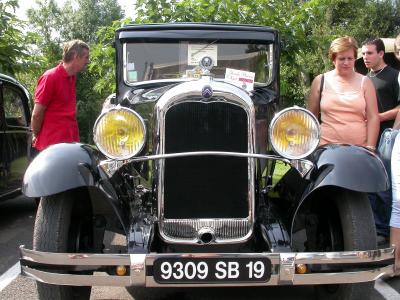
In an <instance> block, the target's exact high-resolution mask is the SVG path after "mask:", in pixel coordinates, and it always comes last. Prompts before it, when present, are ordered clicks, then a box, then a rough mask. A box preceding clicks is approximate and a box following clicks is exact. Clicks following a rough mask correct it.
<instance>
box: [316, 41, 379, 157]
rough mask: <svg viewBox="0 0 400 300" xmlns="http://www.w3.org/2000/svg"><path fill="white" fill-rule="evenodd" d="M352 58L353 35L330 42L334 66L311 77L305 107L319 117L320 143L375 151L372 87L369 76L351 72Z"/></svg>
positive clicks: (375, 110)
mask: <svg viewBox="0 0 400 300" xmlns="http://www.w3.org/2000/svg"><path fill="white" fill-rule="evenodd" d="M356 57H357V42H356V41H355V40H354V38H352V37H348V36H345V37H341V38H337V39H335V40H334V41H333V42H332V44H331V46H330V48H329V58H330V59H331V61H332V62H333V64H334V66H335V68H334V69H333V70H331V71H329V72H327V73H325V74H320V75H318V76H317V77H316V78H315V79H314V81H313V83H312V85H311V92H310V97H309V99H308V109H309V110H310V111H311V112H312V113H313V114H314V115H315V116H317V117H318V115H320V116H321V143H320V144H321V145H324V144H352V145H358V146H364V147H367V148H369V149H371V150H375V145H376V141H377V139H378V133H379V116H378V108H377V100H376V93H375V88H374V86H373V83H372V82H371V80H370V79H369V78H367V77H366V76H363V75H361V74H358V73H356V72H355V71H354V63H355V59H356ZM322 76H323V77H324V80H323V86H322V91H320V86H321V80H322Z"/></svg>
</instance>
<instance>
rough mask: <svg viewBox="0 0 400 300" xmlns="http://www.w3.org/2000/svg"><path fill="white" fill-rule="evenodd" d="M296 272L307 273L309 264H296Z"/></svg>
mask: <svg viewBox="0 0 400 300" xmlns="http://www.w3.org/2000/svg"><path fill="white" fill-rule="evenodd" d="M296 273H297V274H305V273H307V266H306V265H305V264H298V265H296Z"/></svg>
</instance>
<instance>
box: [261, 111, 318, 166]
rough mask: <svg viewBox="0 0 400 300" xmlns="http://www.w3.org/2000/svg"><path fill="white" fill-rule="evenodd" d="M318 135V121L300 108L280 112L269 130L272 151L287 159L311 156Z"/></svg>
mask: <svg viewBox="0 0 400 300" xmlns="http://www.w3.org/2000/svg"><path fill="white" fill-rule="evenodd" d="M319 135H320V130H319V124H318V120H317V119H316V118H315V116H314V115H313V114H312V113H311V112H309V111H308V110H306V109H304V108H300V107H292V108H287V109H284V110H282V111H281V112H280V113H279V114H277V115H276V116H275V117H274V118H273V120H272V122H271V125H270V128H269V136H270V140H271V143H272V147H273V149H274V151H275V152H277V153H278V154H280V155H282V156H283V157H285V158H289V159H300V158H304V157H306V156H308V155H309V154H311V153H312V152H313V151H314V150H315V148H317V147H318V144H319Z"/></svg>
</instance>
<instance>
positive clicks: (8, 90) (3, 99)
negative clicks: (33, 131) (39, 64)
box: [0, 74, 31, 201]
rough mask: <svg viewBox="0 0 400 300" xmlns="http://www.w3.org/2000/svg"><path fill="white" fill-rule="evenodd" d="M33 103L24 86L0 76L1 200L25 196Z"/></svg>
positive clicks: (12, 79)
mask: <svg viewBox="0 0 400 300" xmlns="http://www.w3.org/2000/svg"><path fill="white" fill-rule="evenodd" d="M29 101H30V95H29V92H28V91H27V89H26V88H25V87H24V86H23V85H21V84H20V83H19V82H18V81H17V80H15V79H14V78H12V77H9V76H6V75H4V74H0V201H3V200H7V199H10V198H14V197H15V196H17V195H18V194H21V186H22V179H23V176H24V173H25V170H26V168H27V167H28V163H29V158H30V150H31V144H30V141H31V135H30V131H29V123H30V120H31V115H30V108H29Z"/></svg>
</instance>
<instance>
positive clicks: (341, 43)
mask: <svg viewBox="0 0 400 300" xmlns="http://www.w3.org/2000/svg"><path fill="white" fill-rule="evenodd" d="M349 49H353V51H354V58H356V57H357V49H358V46H357V41H356V40H355V39H354V38H353V37H351V36H344V37H340V38H337V39H335V40H333V42H332V43H331V46H330V47H329V59H330V60H331V61H334V60H335V59H336V56H337V54H338V53H340V52H343V51H347V50H349Z"/></svg>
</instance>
